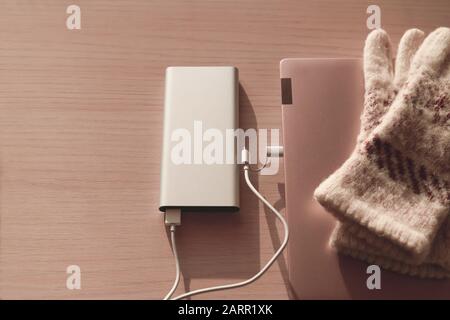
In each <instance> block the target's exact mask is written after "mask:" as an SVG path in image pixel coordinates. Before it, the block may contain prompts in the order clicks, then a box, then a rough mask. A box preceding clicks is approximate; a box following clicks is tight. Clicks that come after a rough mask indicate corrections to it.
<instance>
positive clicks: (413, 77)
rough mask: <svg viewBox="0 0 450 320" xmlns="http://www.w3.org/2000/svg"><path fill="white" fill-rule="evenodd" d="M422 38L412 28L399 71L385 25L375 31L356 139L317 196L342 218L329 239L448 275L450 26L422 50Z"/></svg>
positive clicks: (409, 268) (360, 252) (404, 266)
mask: <svg viewBox="0 0 450 320" xmlns="http://www.w3.org/2000/svg"><path fill="white" fill-rule="evenodd" d="M422 37H423V33H421V32H420V31H418V30H410V31H408V32H407V33H405V35H404V37H403V38H402V40H401V42H400V46H399V50H398V54H397V60H396V74H395V76H394V75H393V72H392V66H391V64H390V61H391V56H390V44H389V39H388V37H387V34H386V33H385V32H384V31H381V30H376V31H374V32H372V33H371V34H370V35H369V37H368V39H367V41H366V46H365V51H364V64H365V65H364V72H365V81H366V97H365V106H364V112H363V114H362V116H361V124H362V125H361V133H360V135H359V137H358V144H357V147H356V149H355V152H354V153H353V154H352V156H351V157H350V158H349V159H348V160H347V161H346V162H345V164H344V165H343V166H342V167H341V168H340V169H339V170H337V171H336V172H335V173H334V174H333V175H331V176H330V177H329V178H328V179H327V180H325V181H324V182H323V183H322V184H321V185H320V186H319V187H318V189H317V190H316V192H315V197H316V198H317V200H318V201H319V202H320V203H321V204H322V205H323V206H324V207H325V208H327V209H328V210H329V211H330V212H332V213H333V214H334V215H336V217H337V218H338V219H339V220H341V221H342V223H340V224H338V226H337V227H336V230H335V231H334V233H333V236H332V239H331V242H332V245H333V246H335V247H336V248H337V249H338V250H339V251H341V252H343V253H346V254H349V255H352V256H354V257H357V258H360V259H364V260H366V261H369V262H371V263H374V262H375V263H378V264H379V265H381V266H383V267H385V268H388V269H391V270H394V271H398V272H402V273H407V274H411V275H417V276H423V277H448V276H449V272H448V270H450V268H449V266H450V263H449V261H450V257H449V251H450V250H448V249H447V248H448V247H449V245H450V240H448V239H450V237H449V236H448V235H449V234H450V228H447V225H449V226H450V223H447V222H446V223H444V226H443V227H442V228H441V229H440V231H439V233H438V230H439V227H440V225H441V224H442V222H443V221H444V219H445V218H446V216H447V215H448V213H449V203H450V190H449V176H448V175H449V172H450V170H449V169H450V168H449V164H450V162H449V160H450V151H449V148H450V108H449V98H448V95H449V92H450V87H449V59H448V57H449V47H450V32H449V29H448V28H440V29H437V30H436V31H435V32H433V33H432V34H430V36H429V37H428V38H427V39H426V40H425V42H424V43H423V45H422V46H421V47H420V49H419V51H418V52H417V54H415V52H416V50H417V48H418V47H419V45H420V42H421V40H422ZM411 61H412V63H411ZM410 65H411V68H409V66H410ZM405 81H406V83H405V84H404V82H405ZM403 84H404V85H403ZM402 86H403V87H402ZM400 88H401V90H400V93H399V94H398V96H397V97H396V98H395V100H394V102H393V103H392V105H391V106H390V101H391V100H393V99H394V97H395V94H396V92H397V90H398V89H400ZM430 146H432V147H430ZM437 233H438V235H437V237H436V234H437ZM435 237H436V241H435V243H433V240H434V238H435ZM432 243H433V246H432ZM447 244H448V245H447Z"/></svg>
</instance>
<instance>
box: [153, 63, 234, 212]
mask: <svg viewBox="0 0 450 320" xmlns="http://www.w3.org/2000/svg"><path fill="white" fill-rule="evenodd" d="M238 79H239V78H238V70H237V69H236V68H235V67H168V68H167V70H166V88H165V101H164V131H163V146H162V159H161V191H160V192H161V193H160V207H159V209H160V210H161V211H165V210H166V209H167V208H180V209H183V210H188V211H189V210H191V211H197V210H202V209H211V210H214V211H216V210H217V211H218V210H238V209H239V175H238V172H239V171H238V165H237V163H236V159H237V157H236V139H235V138H234V136H233V133H234V132H235V130H236V128H237V126H238V104H239V87H238V83H239V80H238Z"/></svg>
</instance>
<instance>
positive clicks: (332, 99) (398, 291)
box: [280, 59, 450, 299]
mask: <svg viewBox="0 0 450 320" xmlns="http://www.w3.org/2000/svg"><path fill="white" fill-rule="evenodd" d="M280 75H281V84H282V86H281V87H282V90H281V91H282V117H283V139H284V140H283V141H284V149H285V151H284V153H285V159H284V163H285V166H284V168H285V177H286V188H285V190H286V212H287V217H288V221H289V227H290V232H291V237H290V240H289V247H288V266H289V279H290V284H291V287H292V291H293V293H294V294H295V297H296V298H298V299H450V280H423V279H418V278H413V277H410V276H405V275H399V274H396V273H393V272H390V271H386V270H383V269H381V273H380V284H381V289H368V286H367V279H368V278H369V276H370V275H371V274H372V272H371V271H369V273H368V271H367V267H368V264H366V263H364V262H361V261H359V260H355V259H353V258H350V257H346V256H341V255H338V254H337V252H335V251H334V250H333V249H331V248H330V247H329V244H328V241H329V238H330V234H331V232H332V229H333V227H334V226H335V224H336V220H335V219H334V218H333V217H332V216H331V215H330V214H329V213H327V212H326V211H325V210H324V209H323V208H322V207H321V206H320V205H319V204H318V203H317V202H316V201H315V200H314V199H313V192H314V189H315V188H316V187H317V186H318V185H319V184H320V182H321V181H322V180H324V179H325V178H326V177H327V176H328V175H329V174H331V173H332V172H333V171H334V170H336V169H337V168H338V167H339V166H340V165H341V164H342V163H343V162H344V160H345V159H346V158H347V157H348V156H349V155H350V153H351V151H352V150H353V148H354V145H355V142H356V136H357V134H358V132H359V116H360V113H361V110H362V105H363V94H364V88H363V86H364V81H363V74H362V62H361V61H360V60H358V59H284V60H282V61H281V63H280Z"/></svg>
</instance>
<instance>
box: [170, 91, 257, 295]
mask: <svg viewBox="0 0 450 320" xmlns="http://www.w3.org/2000/svg"><path fill="white" fill-rule="evenodd" d="M239 106H240V107H239V119H240V120H239V127H240V128H242V129H244V130H246V129H248V128H254V129H257V122H256V116H255V111H254V108H253V106H252V104H251V102H250V100H249V98H248V96H247V93H246V92H245V89H244V88H243V87H242V85H241V84H240V85H239ZM239 178H240V182H239V188H240V191H239V192H240V194H239V196H240V210H239V211H237V212H223V211H221V212H214V211H213V210H211V211H202V212H183V216H182V225H183V227H182V228H179V229H177V246H178V248H177V249H178V252H179V257H180V268H181V273H182V276H183V280H182V281H184V287H183V286H182V285H181V286H180V287H181V289H182V291H186V292H187V291H190V290H193V289H197V288H191V280H192V279H206V278H209V279H220V280H218V281H217V283H214V284H210V285H222V284H225V283H224V281H222V279H229V281H227V280H226V281H225V282H226V283H233V282H238V281H242V280H245V279H248V278H250V277H252V276H253V275H254V274H255V273H257V272H258V271H259V270H260V268H261V262H260V244H259V243H260V230H259V200H258V199H257V198H256V196H255V195H254V194H253V193H252V192H251V190H249V188H248V187H247V185H246V183H245V179H244V176H243V169H242V166H241V167H240V168H239ZM193 179H195V177H193ZM250 179H251V181H252V183H253V184H254V186H255V187H256V188H257V189H258V188H259V178H258V175H257V174H251V177H250ZM216 183H220V181H216ZM168 237H170V235H169V234H168Z"/></svg>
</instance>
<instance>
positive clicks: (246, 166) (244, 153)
mask: <svg viewBox="0 0 450 320" xmlns="http://www.w3.org/2000/svg"><path fill="white" fill-rule="evenodd" d="M242 161H243V163H244V176H245V182H246V183H247V185H248V187H249V188H250V190H251V191H252V192H253V193H254V194H255V195H256V196H257V197H258V198H259V199H260V200H261V201H262V202H263V203H264V204H265V205H266V206H267V207H268V208H269V209H270V210H271V211H272V212H273V213H274V214H275V215H276V216H277V218H278V219H279V220H280V222H281V223H282V225H283V228H284V239H283V242H282V243H281V245H280V247H279V248H278V250H277V251H276V252H275V254H274V255H273V256H272V258H271V259H270V260H269V261H268V262H267V263H266V264H265V265H264V267H263V268H262V269H261V270H260V271H259V272H258V273H256V274H255V275H254V276H253V277H251V278H249V279H247V280H245V281H241V282H236V283H231V284H225V285H220V286H215V287H209V288H204V289H198V290H193V291H190V292H186V293H183V294H181V295H179V296H176V297H175V298H173V299H172V300H180V299H183V298H187V297H190V296H193V295H197V294H201V293H206V292H212V291H218V290H227V289H233V288H238V287H242V286H245V285H248V284H250V283H252V282H254V281H255V280H257V279H258V278H259V277H261V276H262V275H263V274H264V273H265V272H266V271H267V270H268V269H269V268H270V266H271V265H272V264H273V263H274V262H275V260H276V259H277V258H278V257H279V256H280V255H281V253H282V252H283V250H284V249H285V247H286V245H287V243H288V240H289V228H288V224H287V222H286V220H285V219H284V217H283V216H282V215H281V213H280V212H278V211H277V210H276V209H275V208H274V207H273V206H272V205H271V204H270V203H269V202H268V201H267V200H266V199H265V198H264V197H263V196H262V195H261V194H260V193H259V192H258V190H256V188H255V187H254V186H253V184H252V183H251V181H250V178H249V173H248V172H249V170H250V164H249V153H248V150H245V149H244V150H243V151H242ZM167 220H168V218H167V214H166V224H167ZM170 226H171V235H172V237H171V240H172V251H173V255H174V257H175V263H176V268H177V274H176V280H175V283H174V285H173V287H172V289H171V290H170V292H169V293H168V294H167V295H166V297H165V298H164V299H165V300H168V299H170V297H171V296H172V294H173V292H174V291H175V290H176V287H177V285H178V282H179V278H180V268H179V261H178V255H177V252H176V246H175V227H174V225H172V224H170ZM172 227H173V232H172Z"/></svg>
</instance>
